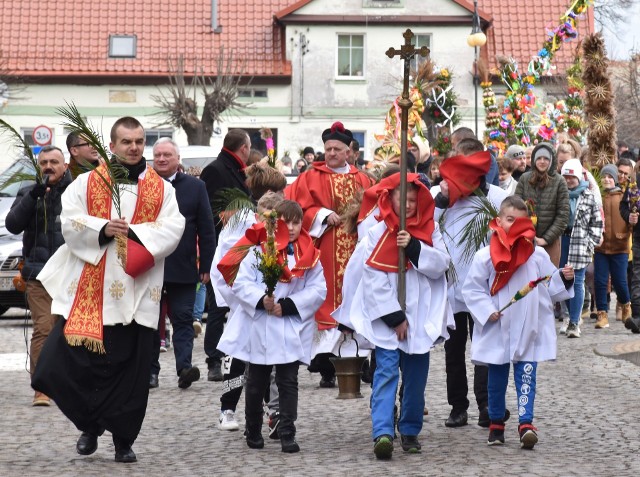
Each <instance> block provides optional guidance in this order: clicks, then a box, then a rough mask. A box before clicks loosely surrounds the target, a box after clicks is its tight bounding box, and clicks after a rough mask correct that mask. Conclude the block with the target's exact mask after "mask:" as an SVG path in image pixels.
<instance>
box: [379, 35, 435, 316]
mask: <svg viewBox="0 0 640 477" xmlns="http://www.w3.org/2000/svg"><path fill="white" fill-rule="evenodd" d="M402 36H403V37H404V45H402V46H401V47H400V49H399V50H396V49H395V48H393V47H391V48H389V49H388V50H387V53H386V54H387V56H388V57H389V58H391V59H393V58H394V57H395V56H400V58H401V59H402V60H404V75H403V87H402V98H401V99H400V100H399V101H398V106H400V108H401V110H402V114H401V119H400V125H401V133H400V230H404V229H405V228H406V226H407V128H408V122H409V109H410V108H411V106H413V102H411V100H410V99H409V67H410V65H411V60H412V59H413V57H414V56H416V55H420V56H427V55H428V54H429V48H427V47H426V46H423V47H421V48H418V49H416V48H415V47H414V46H413V43H412V39H413V37H414V34H413V32H412V31H411V30H410V29H409V28H407V30H406V31H405V32H404V33H403V34H402ZM405 266H406V262H405V254H404V248H402V247H400V249H399V250H398V302H399V303H400V306H401V307H402V309H403V310H404V309H405V304H406V295H407V293H406V277H405Z"/></svg>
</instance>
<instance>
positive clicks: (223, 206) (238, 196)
mask: <svg viewBox="0 0 640 477" xmlns="http://www.w3.org/2000/svg"><path fill="white" fill-rule="evenodd" d="M211 210H212V211H213V215H214V217H218V219H219V220H220V221H221V222H222V223H223V224H224V225H225V226H227V227H231V228H235V227H237V226H238V225H239V224H240V223H242V222H244V221H245V219H246V218H247V216H248V215H249V214H250V213H254V212H255V211H256V206H255V205H254V203H253V201H252V200H251V198H250V197H249V196H248V195H247V194H245V193H244V192H243V191H241V190H240V189H235V188H225V189H221V190H219V191H218V192H217V193H216V195H215V196H214V198H213V200H212V201H211Z"/></svg>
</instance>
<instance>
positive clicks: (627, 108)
mask: <svg viewBox="0 0 640 477" xmlns="http://www.w3.org/2000/svg"><path fill="white" fill-rule="evenodd" d="M613 82H614V84H615V91H616V99H615V108H616V111H617V118H616V119H617V120H616V127H617V129H618V138H620V139H622V140H624V141H626V142H627V143H629V144H633V145H640V53H634V54H632V56H631V59H630V60H629V62H628V63H627V65H625V67H623V68H620V69H619V70H617V71H616V73H615V74H614V77H613Z"/></svg>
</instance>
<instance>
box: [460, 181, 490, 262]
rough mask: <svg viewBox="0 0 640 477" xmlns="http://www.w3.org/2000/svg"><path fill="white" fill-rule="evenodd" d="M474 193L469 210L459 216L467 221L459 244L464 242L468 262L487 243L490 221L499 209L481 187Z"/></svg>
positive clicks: (464, 257)
mask: <svg viewBox="0 0 640 477" xmlns="http://www.w3.org/2000/svg"><path fill="white" fill-rule="evenodd" d="M474 195H475V197H474V198H473V199H474V200H472V201H471V205H470V206H469V210H468V211H467V212H465V213H464V214H462V215H460V217H458V218H457V220H463V221H466V222H467V224H466V225H465V226H464V227H463V228H462V230H461V231H460V233H459V234H458V235H459V236H460V237H459V238H458V245H460V244H463V248H462V259H463V260H464V261H465V262H467V263H468V262H470V261H471V260H472V259H473V256H474V254H475V253H476V252H477V251H478V250H480V248H482V247H483V246H484V245H486V243H487V236H488V235H489V222H491V220H493V219H494V218H496V217H497V216H498V210H497V209H496V208H495V206H494V205H493V204H492V203H491V201H490V200H489V199H488V198H487V196H486V195H484V193H483V192H482V191H481V190H480V189H476V190H475V191H474ZM469 219H470V220H469Z"/></svg>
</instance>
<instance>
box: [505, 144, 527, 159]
mask: <svg viewBox="0 0 640 477" xmlns="http://www.w3.org/2000/svg"><path fill="white" fill-rule="evenodd" d="M524 156H525V153H524V148H523V147H522V146H518V145H517V144H514V145H512V146H509V149H507V152H506V153H505V155H504V157H506V158H507V159H520V158H521V157H524Z"/></svg>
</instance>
